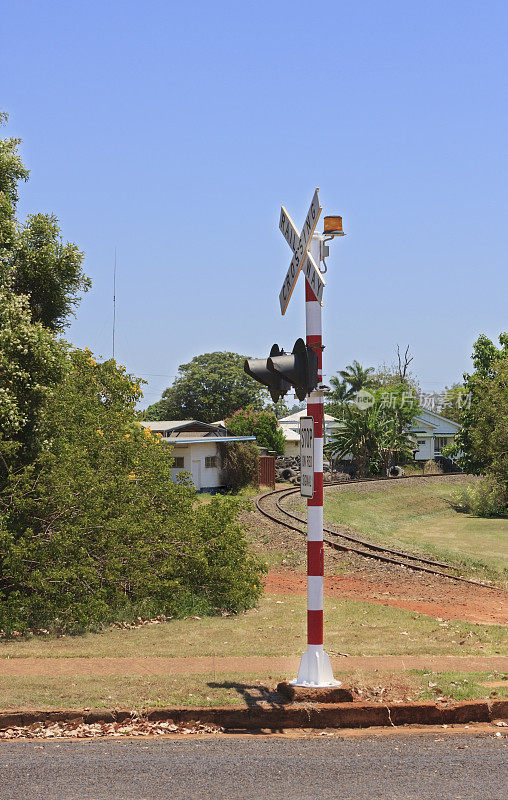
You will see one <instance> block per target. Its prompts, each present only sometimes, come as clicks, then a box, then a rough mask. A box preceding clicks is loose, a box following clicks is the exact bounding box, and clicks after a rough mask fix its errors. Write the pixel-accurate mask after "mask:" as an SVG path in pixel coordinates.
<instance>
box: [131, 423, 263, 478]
mask: <svg viewBox="0 0 508 800" xmlns="http://www.w3.org/2000/svg"><path fill="white" fill-rule="evenodd" d="M141 424H142V425H143V426H144V427H145V428H150V430H151V431H152V432H153V433H160V434H161V436H162V437H163V439H164V441H165V442H168V444H170V445H171V447H172V449H173V452H172V455H173V459H174V465H173V468H172V470H171V475H172V477H173V478H176V477H177V476H178V475H179V474H180V473H181V472H184V471H185V472H190V473H191V475H192V480H193V482H194V486H195V487H196V490H197V491H198V492H204V491H212V492H214V491H216V490H217V489H220V488H221V487H223V486H224V485H225V484H224V477H223V473H222V470H221V462H220V453H219V445H220V444H228V443H229V442H253V441H255V437H254V436H230V435H229V433H228V431H227V430H226V428H225V427H224V426H223V425H209V424H208V423H206V422H199V421H198V420H195V419H188V420H181V419H180V420H164V421H159V420H155V421H153V422H151V421H150V422H142V423H141Z"/></svg>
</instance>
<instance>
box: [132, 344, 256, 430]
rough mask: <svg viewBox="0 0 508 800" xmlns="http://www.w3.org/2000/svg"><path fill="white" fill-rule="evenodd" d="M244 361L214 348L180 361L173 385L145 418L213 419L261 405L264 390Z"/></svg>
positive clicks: (236, 354)
mask: <svg viewBox="0 0 508 800" xmlns="http://www.w3.org/2000/svg"><path fill="white" fill-rule="evenodd" d="M244 361H245V356H241V355H239V354H238V353H229V352H215V353H203V355H199V356H195V357H194V358H193V359H192V361H190V362H189V363H188V364H181V365H180V367H179V368H178V376H177V377H176V379H175V380H174V382H173V384H172V386H170V387H168V388H167V389H165V390H164V392H163V393H162V398H161V400H159V402H158V403H154V404H153V405H151V406H149V407H148V408H147V409H146V411H145V412H144V416H145V418H146V419H154V420H162V419H198V420H200V421H201V422H215V421H216V420H219V419H225V418H226V417H230V416H231V414H233V413H234V412H235V411H236V410H237V409H238V408H246V407H247V406H252V407H253V408H257V409H261V408H263V405H264V403H265V399H266V397H267V393H266V390H265V389H264V387H263V386H261V384H258V383H256V382H255V381H253V380H252V378H250V377H249V376H248V375H247V374H246V373H245V372H244V369H243V365H244Z"/></svg>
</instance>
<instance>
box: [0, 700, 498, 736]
mask: <svg viewBox="0 0 508 800" xmlns="http://www.w3.org/2000/svg"><path fill="white" fill-rule="evenodd" d="M132 716H133V712H132V710H126V709H110V710H108V709H86V710H80V709H51V710H50V709H32V710H12V711H9V710H5V711H0V730H6V729H8V728H15V727H26V726H28V725H32V724H34V723H42V724H44V725H51V724H53V723H56V722H60V723H66V722H78V721H79V722H81V721H82V722H84V723H93V722H123V721H125V720H128V719H131V718H132ZM138 716H142V717H145V718H147V719H148V720H152V721H156V720H157V721H169V720H172V721H173V722H174V723H175V724H178V723H190V722H201V723H204V724H206V723H209V724H212V725H217V726H218V727H220V728H223V729H224V730H238V731H241V730H259V729H266V730H272V731H277V730H283V729H284V728H368V727H372V726H397V725H440V724H441V725H445V724H446V725H451V724H464V723H468V722H492V721H494V720H500V719H508V700H495V701H490V702H489V701H484V700H471V701H464V702H459V703H433V702H425V703H386V704H384V703H358V702H355V703H340V704H336V703H315V704H311V703H291V704H282V703H281V704H280V705H271V704H268V703H261V702H260V703H259V704H256V705H254V706H251V707H249V708H245V707H241V708H240V707H235V706H230V707H222V708H154V709H149V710H145V711H143V712H139V715H138Z"/></svg>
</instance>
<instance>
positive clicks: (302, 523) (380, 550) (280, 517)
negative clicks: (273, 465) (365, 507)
mask: <svg viewBox="0 0 508 800" xmlns="http://www.w3.org/2000/svg"><path fill="white" fill-rule="evenodd" d="M431 477H432V478H435V477H436V476H435V475H425V476H414V475H411V476H407V477H402V478H366V479H363V480H362V479H355V480H350V481H347V482H346V481H333V482H330V483H325V484H324V488H325V489H326V488H329V487H331V486H345V485H346V486H349V485H351V484H354V483H373V482H381V481H390V482H392V483H393V481H394V480H396V481H403V480H425V479H426V478H431ZM299 491H300V489H299V487H297V488H296V489H288V488H284V489H275V490H274V491H271V492H266V493H265V494H263V495H261V496H260V497H259V498H258V499H257V500H256V508H257V510H258V511H259V512H260V513H261V514H262V515H263V516H265V517H267V518H268V519H270V520H272V522H276V523H277V524H278V525H283V526H285V527H286V528H290V529H291V530H293V531H296V532H297V533H301V534H303V535H305V534H306V525H307V520H306V519H304V518H303V517H299V516H297V515H296V514H293V513H292V512H290V511H287V510H286V509H285V508H283V507H282V505H281V501H282V500H284V499H285V498H286V497H289V496H290V495H293V494H297V493H299ZM270 506H272V508H270ZM275 510H276V512H277V515H276V514H275V513H273V512H274V511H275ZM295 523H298V527H297V525H296V524H295ZM323 532H324V543H325V544H327V545H328V546H329V547H333V548H334V549H335V550H342V551H344V552H350V553H355V554H357V555H359V556H363V557H365V558H373V559H375V560H376V561H381V562H383V563H385V564H394V565H395V566H399V567H406V568H407V569H411V570H414V571H415V572H427V573H430V574H431V575H439V576H441V577H443V578H449V579H450V580H454V581H459V582H460V583H469V584H472V585H474V586H482V587H483V588H484V589H491V590H494V591H498V587H497V586H489V585H488V584H485V583H481V582H480V581H474V580H470V579H469V578H463V577H462V576H461V575H457V574H456V573H457V572H458V569H459V568H458V567H454V566H453V565H452V564H446V563H444V562H443V561H435V560H433V559H430V558H426V557H425V556H419V555H415V554H413V553H406V552H404V551H402V550H393V549H391V548H388V547H382V546H381V545H379V544H375V543H374V542H369V541H368V540H367V539H363V538H359V537H357V536H351V535H350V534H346V533H339V532H338V531H335V530H333V528H329V527H327V526H326V525H324V526H323ZM330 537H333V538H330ZM438 567H439V568H440V569H437V568H438Z"/></svg>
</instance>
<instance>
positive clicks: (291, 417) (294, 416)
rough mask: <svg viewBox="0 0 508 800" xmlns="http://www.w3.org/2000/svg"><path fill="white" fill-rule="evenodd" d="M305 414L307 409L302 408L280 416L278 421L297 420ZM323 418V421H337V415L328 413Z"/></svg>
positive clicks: (282, 422)
mask: <svg viewBox="0 0 508 800" xmlns="http://www.w3.org/2000/svg"><path fill="white" fill-rule="evenodd" d="M306 416H307V409H305V408H304V409H302V410H301V411H296V412H295V413H294V414H290V415H289V416H288V417H282V419H280V420H279V422H280V423H281V424H284V423H285V422H299V420H300V417H306ZM324 420H325V422H338V419H337V417H331V416H330V414H325V415H324Z"/></svg>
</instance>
